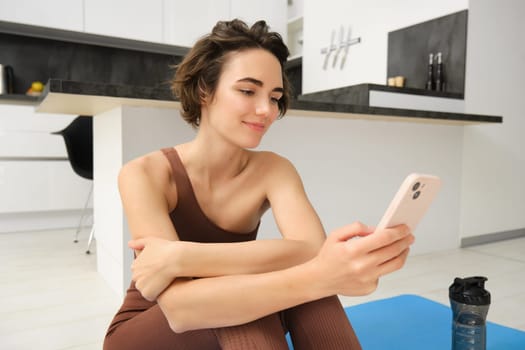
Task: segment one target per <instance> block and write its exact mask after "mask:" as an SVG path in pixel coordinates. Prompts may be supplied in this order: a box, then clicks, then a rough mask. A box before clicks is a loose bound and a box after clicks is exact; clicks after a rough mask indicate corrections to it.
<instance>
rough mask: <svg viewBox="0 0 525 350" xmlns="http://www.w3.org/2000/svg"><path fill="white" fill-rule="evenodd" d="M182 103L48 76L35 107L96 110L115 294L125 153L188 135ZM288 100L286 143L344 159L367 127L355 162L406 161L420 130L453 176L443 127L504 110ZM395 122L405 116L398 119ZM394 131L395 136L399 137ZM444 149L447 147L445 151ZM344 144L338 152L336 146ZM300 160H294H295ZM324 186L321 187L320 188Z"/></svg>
mask: <svg viewBox="0 0 525 350" xmlns="http://www.w3.org/2000/svg"><path fill="white" fill-rule="evenodd" d="M179 107H180V103H179V102H178V101H177V100H176V99H175V98H173V96H172V94H171V91H170V89H169V86H167V85H166V86H161V87H157V88H151V87H143V86H136V85H119V84H103V83H92V82H80V81H71V80H59V79H52V80H50V81H49V82H48V83H47V84H46V88H45V90H44V92H43V94H42V97H41V100H39V104H38V105H37V107H36V110H37V111H38V112H49V113H66V114H76V115H93V116H94V118H93V144H94V149H93V163H94V179H95V181H94V187H93V194H94V195H93V198H94V200H93V208H94V209H93V215H94V222H95V223H96V235H97V240H96V243H97V269H98V271H99V272H100V274H101V276H102V277H103V278H104V279H105V280H106V281H107V283H108V284H109V285H110V287H111V288H112V289H114V290H115V292H116V293H117V294H118V295H123V293H124V291H125V289H126V288H127V286H128V285H129V281H130V279H131V276H130V271H129V266H130V265H131V263H132V261H133V255H132V254H131V252H130V250H129V249H128V248H127V242H128V240H129V239H130V234H129V231H128V228H127V226H126V225H124V223H125V214H124V211H123V209H122V205H121V201H120V196H119V193H118V188H117V185H116V179H117V178H118V174H119V171H120V169H121V168H122V165H123V164H125V163H126V162H128V161H129V160H131V159H134V158H136V157H138V156H140V155H143V154H146V153H149V152H151V151H154V150H158V149H160V148H163V147H166V146H168V145H175V144H181V143H185V142H188V141H190V140H191V139H192V138H193V137H194V133H195V131H194V130H193V129H192V128H191V127H189V126H188V125H187V124H186V123H185V122H184V120H183V119H182V118H181V117H180V113H179V111H178V109H179ZM290 107H291V108H290V109H289V110H288V112H287V118H285V119H284V120H283V123H281V126H280V128H279V130H287V128H288V132H294V131H297V130H302V132H301V134H300V135H296V136H295V138H298V139H300V140H301V141H298V142H299V143H298V144H297V145H296V144H295V142H293V143H292V144H287V145H286V146H285V147H286V149H288V150H290V149H293V148H294V147H300V148H301V150H300V152H299V153H300V154H310V153H311V154H315V153H316V152H319V149H322V148H323V147H325V148H326V147H328V149H327V150H325V152H326V153H328V152H329V153H330V154H331V157H328V158H329V159H332V158H333V159H344V158H345V157H347V150H349V149H357V148H358V144H355V143H356V142H358V143H359V138H360V137H361V136H363V135H364V134H367V133H368V134H370V135H371V137H373V138H376V139H378V140H381V142H378V143H374V142H372V143H371V144H370V145H369V146H370V147H367V148H368V150H367V152H369V153H367V154H369V155H368V156H366V158H365V159H361V160H360V161H359V162H360V164H361V165H362V164H368V163H367V162H368V157H370V155H373V154H374V153H373V151H372V150H371V148H373V147H379V148H381V150H382V149H383V148H384V147H386V148H388V149H392V148H395V147H404V146H406V147H407V148H406V149H403V150H402V151H399V150H398V152H401V154H403V155H404V159H408V160H411V159H413V157H411V156H410V152H411V149H412V144H411V143H412V142H417V141H414V139H413V137H416V138H417V137H424V140H425V142H423V143H419V147H418V150H423V152H426V154H432V159H434V158H436V157H440V156H443V155H444V156H445V158H444V161H443V162H445V164H449V165H450V166H446V167H445V168H446V169H452V170H450V172H451V174H452V175H451V178H457V174H456V172H455V170H456V169H458V167H457V166H456V164H458V162H457V161H456V160H457V157H456V155H457V154H458V149H459V148H460V141H461V135H462V131H461V130H460V128H457V127H448V126H449V125H452V126H462V125H476V124H477V125H479V124H483V123H489V124H490V123H501V122H502V117H498V116H488V115H474V114H462V113H447V112H437V111H428V110H411V109H403V108H386V107H373V106H367V105H359V104H351V103H339V102H325V101H310V100H304V99H297V100H293V101H292V102H291V106H290ZM349 119H360V120H365V121H366V120H374V121H376V120H381V121H387V122H386V123H385V122H383V123H381V122H379V123H377V124H372V123H370V124H367V123H352V122H353V121H352V120H349ZM399 121H403V122H406V121H408V122H410V123H399ZM390 122H393V123H390ZM364 124H367V125H364ZM401 124H404V125H401ZM439 124H445V125H439ZM342 125H348V126H350V125H352V127H348V129H344V128H341V126H342ZM276 130H277V129H276ZM322 130H324V131H322ZM318 131H320V134H319V135H318V134H316V133H317V132H318ZM390 132H392V134H391V133H390ZM311 133H313V135H315V140H316V142H313V143H311V145H309V146H304V145H303V143H305V142H306V141H305V140H304V138H305V137H306V138H307V139H309V140H311V137H312V134H311ZM270 134H271V133H270ZM308 135H310V137H308ZM338 135H339V137H340V138H339V145H338V146H333V145H332V141H333V139H334V138H335V139H337V137H338ZM393 135H397V136H395V137H394V141H393V143H391V144H388V140H389V139H391V137H392V136H393ZM400 135H411V136H412V138H410V140H407V141H406V142H404V140H405V139H406V137H404V136H400ZM269 137H270V138H269V139H267V140H268V142H270V143H272V141H270V140H271V137H272V136H271V135H270V136H269ZM273 137H276V135H274V136H273ZM397 137H400V139H399V140H397ZM301 138H303V139H301ZM444 139H446V140H447V142H446V143H445V144H443V143H442V140H444ZM282 142H285V141H283V140H281V139H280V138H279V137H278V136H277V139H274V141H273V144H274V147H277V145H282ZM385 142H387V143H386V145H387V146H385ZM285 143H286V142H285ZM407 143H410V144H407ZM298 145H301V146H298ZM308 147H310V148H308ZM443 148H447V149H448V150H447V151H444V150H443ZM305 150H306V151H305ZM436 150H437V153H436ZM341 151H342V152H343V153H337V152H341ZM370 152H371V153H370ZM382 152H383V151H381V152H376V153H377V154H375V155H373V156H371V157H372V158H373V162H372V163H371V164H376V162H379V163H377V164H381V162H382V161H384V162H386V163H388V161H387V159H383V158H381V157H382V154H383V153H382ZM359 156H360V155H359V154H354V155H353V157H359ZM388 157H390V156H388ZM325 158H326V157H323V158H321V159H325ZM300 159H301V158H299V159H296V161H298V162H300ZM377 159H383V160H382V161H378V160H377ZM388 159H390V158H388ZM425 159H426V157H425ZM318 161H321V160H320V159H318ZM386 163H385V164H386ZM324 166H325V167H329V166H330V165H327V164H325V165H324ZM364 166H365V167H369V166H372V165H370V164H369V165H364ZM346 182H347V179H346V177H345V178H344V179H343V178H342V179H341V185H338V186H341V188H342V187H344V184H345V183H346ZM325 190H326V188H324V189H323V190H321V192H324V191H325ZM452 192H454V191H452ZM454 193H455V192H454ZM448 214H450V213H448Z"/></svg>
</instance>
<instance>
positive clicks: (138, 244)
mask: <svg viewBox="0 0 525 350" xmlns="http://www.w3.org/2000/svg"><path fill="white" fill-rule="evenodd" d="M145 246H146V239H145V238H139V239H133V240H131V241H129V242H128V247H130V248H131V249H135V250H142V249H144V247H145Z"/></svg>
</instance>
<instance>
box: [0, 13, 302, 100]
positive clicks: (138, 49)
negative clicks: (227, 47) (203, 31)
mask: <svg viewBox="0 0 525 350" xmlns="http://www.w3.org/2000/svg"><path fill="white" fill-rule="evenodd" d="M188 50H189V48H186V47H180V46H171V45H164V44H157V43H147V42H139V41H134V40H127V39H121V38H112V37H104V36H99V35H91V34H87V33H80V32H71V31H63V30H58V29H52V28H45V27H36V26H30V25H23V24H18V23H10V22H1V21H0V63H1V64H3V65H9V66H11V67H12V68H13V71H14V93H15V94H24V93H25V92H26V91H27V90H28V89H29V87H30V86H31V83H32V82H33V81H41V82H43V83H44V84H45V83H46V82H47V81H48V80H49V79H51V78H52V79H63V80H74V81H81V82H97V83H108V84H118V85H133V86H146V87H155V88H168V87H169V81H170V80H171V78H172V76H173V74H174V72H175V71H174V68H173V66H174V65H176V64H177V63H179V62H180V61H181V60H182V58H183V56H184V55H185V53H186V52H188ZM173 52H176V53H177V54H172V53H173ZM285 70H286V72H287V75H288V77H289V80H290V85H291V86H292V90H293V95H294V96H297V95H299V94H300V93H301V85H302V82H301V81H302V60H301V59H300V58H298V59H295V60H293V61H290V62H288V64H287V65H286V67H285Z"/></svg>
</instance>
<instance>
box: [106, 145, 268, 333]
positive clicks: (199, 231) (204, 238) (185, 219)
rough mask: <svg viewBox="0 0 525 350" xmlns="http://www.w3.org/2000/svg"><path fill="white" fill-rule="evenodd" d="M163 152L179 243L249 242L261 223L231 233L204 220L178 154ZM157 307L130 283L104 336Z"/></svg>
mask: <svg viewBox="0 0 525 350" xmlns="http://www.w3.org/2000/svg"><path fill="white" fill-rule="evenodd" d="M162 152H163V153H164V154H165V155H166V157H167V158H168V160H169V162H170V164H171V168H172V173H173V179H174V181H175V183H176V185H177V196H178V201H177V207H176V208H175V209H174V210H173V211H172V212H171V213H170V218H171V221H172V222H173V225H174V227H175V229H176V230H177V234H178V235H179V238H180V240H181V241H192V242H201V243H230V242H244V241H252V240H254V239H255V238H256V236H257V231H258V229H259V225H260V222H259V224H257V227H256V228H255V229H254V230H253V231H251V232H246V233H234V232H229V231H226V230H223V229H222V228H220V227H219V226H217V225H216V224H214V223H213V222H212V221H211V220H210V219H209V218H208V217H206V215H205V214H204V212H203V211H202V209H201V208H200V206H199V203H198V202H197V198H196V197H195V193H194V192H193V187H192V186H191V182H190V179H189V177H188V173H187V172H186V169H185V168H184V164H182V161H181V160H180V158H179V155H178V154H177V151H176V150H175V149H174V148H166V149H163V150H162ZM156 304H157V303H156V302H150V301H147V300H146V299H144V298H143V297H142V295H141V294H140V292H139V291H138V290H137V289H136V288H135V283H134V282H133V281H131V285H130V287H129V289H128V291H127V293H126V296H125V298H124V301H123V303H122V306H121V307H120V309H119V311H118V312H117V314H116V315H115V317H114V318H113V320H112V321H111V324H110V326H109V328H108V331H107V335H106V336H110V335H111V334H112V333H113V332H114V331H115V330H116V329H117V328H118V327H119V326H121V325H124V324H126V321H128V320H130V319H132V318H134V317H135V316H138V315H140V314H142V313H143V312H144V311H146V310H149V309H150V308H151V307H153V306H155V305H156ZM159 312H160V311H159V310H155V311H154V312H153V313H150V314H148V315H149V316H144V317H146V321H147V320H148V317H152V316H151V315H155V313H159ZM161 319H162V322H163V323H166V319H165V318H164V316H162V317H161ZM157 326H158V325H156V326H155V327H157Z"/></svg>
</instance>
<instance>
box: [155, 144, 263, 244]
mask: <svg viewBox="0 0 525 350" xmlns="http://www.w3.org/2000/svg"><path fill="white" fill-rule="evenodd" d="M162 152H163V153H164V155H165V156H166V157H167V158H168V160H169V162H170V164H171V169H172V173H173V175H172V176H173V180H174V181H175V184H176V185H177V196H178V200H177V207H176V208H175V209H173V211H172V212H171V213H170V218H171V221H172V222H173V226H174V227H175V230H176V231H177V234H178V235H179V238H180V240H181V241H192V242H201V243H229V242H245V241H253V240H254V239H255V238H256V237H257V231H258V229H259V224H260V222H259V224H257V227H255V229H254V230H253V231H251V232H246V233H235V232H230V231H226V230H224V229H222V228H220V227H219V226H217V225H216V224H215V223H213V222H212V221H211V220H210V219H209V218H208V217H207V216H206V214H204V212H203V211H202V209H201V207H200V206H199V202H197V197H195V192H194V191H193V187H192V185H191V182H190V179H189V177H188V173H187V172H186V168H184V164H182V161H181V159H180V157H179V155H178V153H177V151H176V150H175V148H164V149H162Z"/></svg>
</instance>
